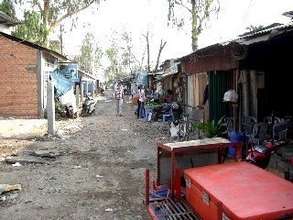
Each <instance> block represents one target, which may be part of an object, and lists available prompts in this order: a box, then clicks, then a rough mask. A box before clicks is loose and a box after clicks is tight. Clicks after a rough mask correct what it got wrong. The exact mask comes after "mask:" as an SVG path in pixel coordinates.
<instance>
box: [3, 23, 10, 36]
mask: <svg viewBox="0 0 293 220" xmlns="http://www.w3.org/2000/svg"><path fill="white" fill-rule="evenodd" d="M0 32H4V33H5V34H11V28H9V27H7V26H6V25H4V24H0Z"/></svg>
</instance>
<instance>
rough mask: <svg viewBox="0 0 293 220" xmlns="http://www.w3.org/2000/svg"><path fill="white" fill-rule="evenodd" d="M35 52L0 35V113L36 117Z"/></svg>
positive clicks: (33, 49) (5, 115) (37, 115)
mask: <svg viewBox="0 0 293 220" xmlns="http://www.w3.org/2000/svg"><path fill="white" fill-rule="evenodd" d="M37 52H38V50H37V49H35V48H32V47H29V46H26V45H23V44H21V43H19V42H16V41H12V40H10V39H8V38H6V37H4V36H1V35H0V116H3V117H7V116H12V117H20V118H38V117H39V114H38V83H37V80H38V79H37Z"/></svg>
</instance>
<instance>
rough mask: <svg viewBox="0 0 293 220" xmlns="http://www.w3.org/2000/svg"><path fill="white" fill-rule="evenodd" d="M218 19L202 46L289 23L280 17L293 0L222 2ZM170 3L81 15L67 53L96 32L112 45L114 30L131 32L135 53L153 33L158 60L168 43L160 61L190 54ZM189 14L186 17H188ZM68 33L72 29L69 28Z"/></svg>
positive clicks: (111, 1) (117, 4)
mask: <svg viewBox="0 0 293 220" xmlns="http://www.w3.org/2000/svg"><path fill="white" fill-rule="evenodd" d="M220 2H221V11H220V13H219V15H218V18H216V17H214V18H212V19H211V20H210V21H209V22H208V24H207V26H206V28H205V30H204V31H203V33H202V34H201V35H200V38H199V47H204V46H207V45H210V44H213V43H217V42H222V41H227V40H230V39H233V38H235V37H236V36H237V35H239V34H241V33H243V32H245V31H246V30H245V28H246V27H247V26H250V25H268V24H271V23H274V22H288V21H289V19H288V18H285V17H284V16H281V14H282V13H283V12H285V11H289V10H293V0H278V1H277V0H221V1H220ZM167 9H168V5H167V0H123V1H122V0H106V1H105V2H102V4H101V5H100V6H99V10H96V9H93V8H89V9H87V10H85V11H83V12H82V13H80V14H79V22H78V27H77V29H75V30H74V31H72V32H70V31H67V33H66V34H65V35H64V44H65V52H66V53H67V54H68V55H74V54H77V53H78V51H79V48H80V45H81V41H82V39H83V37H84V35H85V34H86V33H87V32H92V33H94V35H95V37H96V40H97V41H98V43H99V45H100V46H102V47H104V48H106V47H107V46H108V45H109V39H111V36H112V33H113V31H117V32H118V33H122V32H124V31H127V32H131V33H132V37H133V42H134V44H135V49H136V54H137V56H138V57H140V56H141V54H142V52H143V49H144V48H145V41H144V40H143V38H142V34H143V33H145V32H146V30H150V32H151V33H152V41H151V53H152V54H151V56H152V58H153V59H155V56H156V53H157V51H158V47H159V43H160V40H161V39H164V40H167V45H166V48H165V49H164V51H163V54H162V58H161V61H162V60H164V59H168V58H176V57H181V56H183V55H186V54H188V53H190V52H191V40H190V27H189V26H188V25H186V26H185V27H184V29H181V30H177V29H172V28H170V27H167V25H166V24H167V12H168V11H167ZM187 16H188V14H186V17H187ZM65 25H66V26H67V28H66V29H67V30H69V25H67V24H65Z"/></svg>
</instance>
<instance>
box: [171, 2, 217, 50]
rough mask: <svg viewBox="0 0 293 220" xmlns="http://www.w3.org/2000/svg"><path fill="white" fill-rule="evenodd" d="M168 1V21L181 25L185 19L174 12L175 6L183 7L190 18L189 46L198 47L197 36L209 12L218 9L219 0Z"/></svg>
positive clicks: (215, 11)
mask: <svg viewBox="0 0 293 220" xmlns="http://www.w3.org/2000/svg"><path fill="white" fill-rule="evenodd" d="M167 1H168V3H169V13H168V21H169V22H171V23H172V24H174V25H177V26H179V27H181V26H182V25H183V24H184V21H185V19H184V18H179V17H178V16H177V15H176V14H175V12H176V10H178V9H177V8H178V7H180V8H183V9H184V10H186V11H187V13H188V14H189V16H190V17H189V18H190V19H191V46H192V50H193V51H195V50H197V48H198V36H199V35H200V34H201V32H202V30H203V26H204V25H205V23H206V21H207V20H208V19H209V17H210V16H211V14H213V13H218V12H219V10H220V4H219V0H167Z"/></svg>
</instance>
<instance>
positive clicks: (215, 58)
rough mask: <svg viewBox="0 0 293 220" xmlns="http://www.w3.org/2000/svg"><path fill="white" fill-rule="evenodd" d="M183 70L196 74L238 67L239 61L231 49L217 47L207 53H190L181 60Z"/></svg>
mask: <svg viewBox="0 0 293 220" xmlns="http://www.w3.org/2000/svg"><path fill="white" fill-rule="evenodd" d="M181 62H182V66H183V70H184V72H185V73H187V74H196V73H202V72H209V71H214V70H218V71H226V70H231V69H236V68H237V67H238V63H237V61H236V60H235V59H234V58H233V56H232V52H231V49H229V48H215V49H214V50H213V51H210V52H209V53H207V54H202V55H198V56H194V55H190V56H189V57H186V58H185V59H184V60H182V61H181Z"/></svg>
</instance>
